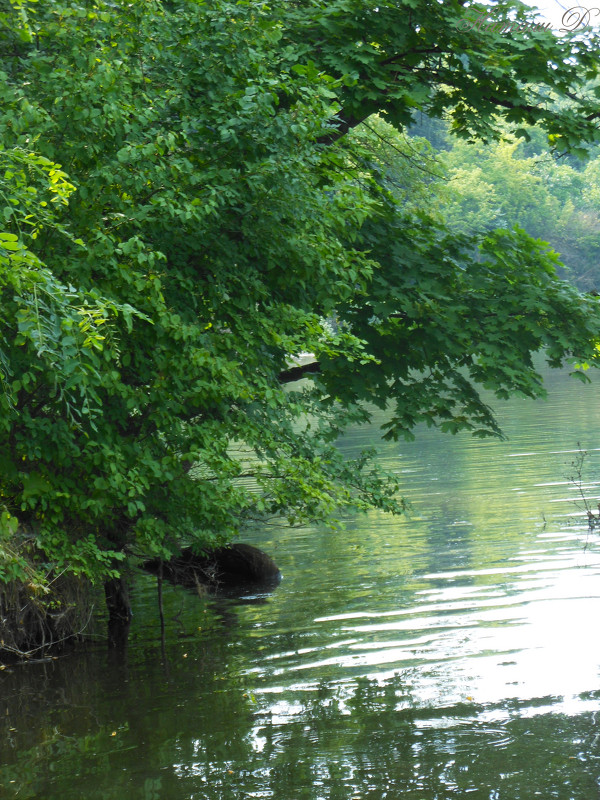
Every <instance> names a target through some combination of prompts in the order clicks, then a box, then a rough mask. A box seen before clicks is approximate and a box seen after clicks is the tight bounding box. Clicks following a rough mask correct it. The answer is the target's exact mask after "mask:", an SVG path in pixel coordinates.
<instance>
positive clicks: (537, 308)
mask: <svg viewBox="0 0 600 800" xmlns="http://www.w3.org/2000/svg"><path fill="white" fill-rule="evenodd" d="M476 10H478V11H479V12H480V13H484V12H485V13H487V11H488V9H487V7H485V8H484V7H481V8H479V7H475V6H473V7H470V8H468V9H466V8H464V7H463V6H462V5H461V4H460V3H458V2H449V3H443V4H441V3H440V4H430V3H426V2H422V1H421V0H411V2H410V3H403V2H399V0H388V1H387V2H382V3H380V2H378V3H375V2H370V0H335V1H334V2H324V1H322V0H314V2H311V3H309V4H307V3H305V2H293V1H292V2H289V1H288V0H286V2H283V0H276V2H274V3H272V4H270V5H266V4H263V3H257V2H252V1H251V0H247V1H245V2H237V3H234V2H228V1H227V0H213V1H212V2H208V3H202V2H197V1H196V0H163V2H160V1H159V0H144V1H143V2H142V0H134V1H133V2H130V3H127V4H122V5H119V7H118V10H117V9H116V8H115V6H114V4H113V3H107V2H104V0H87V1H86V2H75V0H55V2H53V3H47V4H36V3H34V2H33V0H11V7H10V9H9V10H8V11H5V12H3V14H2V16H1V17H0V23H1V24H2V25H3V27H2V28H1V29H0V37H1V38H0V52H1V55H2V58H1V63H2V65H3V71H2V72H0V91H1V92H2V96H3V98H4V99H3V106H2V111H1V112H0V136H1V141H2V143H3V150H2V151H1V152H0V155H2V157H3V158H8V160H9V162H10V163H12V161H15V159H16V160H17V161H18V162H19V164H20V165H21V167H19V170H17V171H15V170H14V169H13V168H12V167H10V169H7V171H5V173H4V177H3V179H2V181H3V185H4V188H3V194H2V195H1V196H2V198H3V200H2V206H3V207H2V209H0V210H1V212H2V214H3V219H4V231H5V232H4V233H0V241H1V242H2V243H4V244H3V245H2V249H1V250H0V256H1V257H2V259H3V260H2V261H1V262H0V268H2V270H3V271H4V272H3V278H2V281H0V291H2V308H3V309H5V308H7V309H8V313H4V315H3V318H2V328H1V332H2V339H0V347H1V349H2V355H1V359H2V367H3V369H2V390H3V393H4V395H3V400H2V402H3V406H2V408H3V415H4V416H3V422H2V427H1V428H0V453H1V454H2V465H1V466H2V473H1V477H0V492H1V502H2V505H3V508H2V513H3V516H2V526H3V528H2V530H3V536H4V538H5V539H8V540H9V541H13V540H14V537H15V535H16V532H17V527H16V526H17V524H18V526H19V527H18V531H19V532H20V535H21V536H27V537H29V539H30V540H33V541H34V543H35V547H36V548H37V549H36V558H37V560H38V561H40V562H41V563H42V564H43V565H44V564H45V565H46V567H45V568H48V569H50V570H62V569H67V570H70V571H72V572H79V573H82V574H85V575H87V576H89V577H92V578H96V579H104V578H107V577H111V576H112V577H114V576H115V575H117V574H118V573H119V570H120V569H121V565H122V564H123V561H124V559H125V557H126V556H127V555H129V554H132V553H133V554H137V555H140V556H157V557H160V558H168V557H170V556H171V555H172V554H174V553H176V552H178V551H179V549H180V548H181V546H182V544H192V545H193V546H195V547H197V548H200V547H205V546H210V545H214V544H217V543H219V542H221V541H224V540H227V539H230V538H231V537H232V536H234V535H235V534H236V533H237V532H239V530H240V529H242V528H243V527H244V526H246V525H249V524H255V523H261V522H262V521H264V520H267V519H273V517H275V518H279V519H281V520H282V521H288V522H290V523H292V524H294V523H300V522H305V521H308V520H317V519H327V518H330V517H331V515H332V514H334V513H335V511H336V509H339V507H340V506H342V507H343V506H344V505H351V506H353V507H358V508H368V507H372V506H376V507H380V508H383V509H385V510H389V511H395V512H399V511H401V510H402V501H401V500H400V499H398V483H397V481H396V480H395V479H394V478H393V476H385V475H384V474H382V473H380V472H379V471H378V470H377V469H376V467H375V466H374V465H373V463H372V462H371V461H369V459H368V457H367V455H366V454H363V455H361V456H360V457H358V458H357V459H356V460H354V461H352V462H344V460H343V459H342V458H341V456H340V454H339V453H338V451H337V450H336V448H335V439H336V438H337V436H338V435H339V434H340V432H341V431H342V430H343V429H344V427H345V426H347V425H348V424H349V423H350V422H352V421H365V420H367V419H368V418H369V414H368V410H367V407H366V406H365V405H364V401H370V402H374V403H375V404H377V405H379V406H381V407H384V406H388V405H389V406H390V407H391V413H390V417H389V421H388V423H387V426H386V427H387V434H386V435H388V436H393V437H397V436H401V435H411V430H412V428H413V427H414V425H415V424H417V423H418V422H420V421H426V422H427V423H428V424H432V425H439V426H440V427H441V428H442V429H444V430H450V431H457V430H462V429H467V430H471V431H473V432H474V433H476V434H478V435H485V434H489V433H492V434H494V433H498V428H497V425H496V422H495V420H494V418H493V415H492V412H491V411H490V409H489V408H488V407H487V406H486V405H485V403H484V402H483V401H482V400H481V398H480V397H479V394H478V391H477V388H476V387H477V385H483V386H485V387H488V388H493V389H494V390H495V391H496V393H497V394H498V395H499V396H508V395H509V394H510V393H512V392H515V391H518V392H522V393H525V394H527V395H529V396H538V395H539V394H541V393H542V391H543V390H542V387H541V384H540V379H539V376H538V375H537V374H536V372H535V370H534V368H533V366H532V361H531V354H532V353H533V352H535V351H537V350H538V349H539V348H540V347H542V346H545V347H546V348H547V350H546V352H547V357H548V359H549V361H550V363H551V364H552V365H554V366H558V365H559V364H560V363H562V361H563V360H564V359H565V358H566V357H570V356H573V357H576V358H579V359H581V360H584V359H585V360H587V361H589V362H590V363H593V362H594V359H595V356H596V350H595V340H596V336H597V330H598V325H599V323H600V315H599V312H598V310H597V304H596V302H595V301H594V300H592V299H590V298H586V297H583V296H581V295H579V294H578V293H577V292H576V291H575V290H573V289H572V288H570V287H569V286H567V285H566V284H564V283H561V282H560V281H558V280H557V278H556V275H555V266H556V259H555V257H554V256H553V255H552V254H551V253H548V252H547V251H546V250H545V248H544V247H543V245H541V244H540V243H537V242H535V241H533V240H531V239H530V238H528V237H527V236H526V235H525V234H523V233H519V232H508V231H500V232H493V233H490V234H488V235H487V236H484V237H467V236H458V237H457V236H456V235H454V234H453V233H451V232H450V230H449V229H448V228H447V227H446V226H445V225H444V224H443V222H442V221H440V219H439V218H438V217H436V214H435V213H432V214H429V213H427V210H426V209H425V210H424V209H423V208H422V207H421V205H420V204H415V203H407V202H406V193H404V195H403V194H402V192H399V191H396V190H395V189H394V187H393V185H392V184H391V183H390V180H389V176H387V177H386V175H385V172H384V171H383V170H382V163H383V162H382V159H381V154H379V155H378V153H377V148H376V147H375V145H374V143H373V140H372V137H371V139H369V137H368V136H367V137H364V136H362V135H361V132H360V129H359V130H357V131H355V130H354V129H357V128H358V127H359V125H360V123H363V122H365V121H366V120H368V118H369V117H370V116H371V115H372V114H374V113H375V112H381V113H382V114H383V115H384V116H385V119H386V120H387V121H388V122H389V123H390V124H393V125H394V126H396V127H402V126H405V125H408V124H409V123H410V122H411V120H412V119H413V115H414V114H415V112H416V111H418V110H423V111H427V112H428V113H429V115H431V116H433V117H436V116H441V115H449V116H450V118H451V120H452V123H451V128H452V130H453V131H454V132H455V133H456V134H458V135H459V136H465V137H480V138H481V137H482V138H484V139H488V138H493V137H494V136H496V135H497V134H498V123H497V117H504V118H505V119H506V120H508V121H509V122H511V123H517V124H533V123H539V124H540V125H543V126H544V127H545V129H546V130H547V131H548V132H549V134H550V135H551V137H553V140H554V142H555V144H557V145H562V144H564V145H565V146H569V147H571V148H573V147H575V148H576V147H577V146H578V145H580V144H581V143H582V142H584V143H585V142H593V141H596V139H597V138H598V130H597V126H596V118H597V116H598V113H599V107H598V103H597V101H596V96H595V94H594V93H593V92H592V93H591V94H589V93H588V94H586V93H582V94H580V95H578V94H577V92H578V90H579V87H581V86H583V81H584V80H587V79H589V78H591V77H593V76H594V75H595V74H596V71H597V64H596V58H595V51H594V46H593V42H592V41H589V40H588V39H586V38H585V37H583V38H581V39H580V40H578V41H577V42H576V43H575V42H574V41H572V40H570V39H569V38H568V37H566V38H565V39H563V40H559V39H556V38H554V37H553V36H552V35H551V34H550V33H548V32H544V31H540V30H537V29H533V28H528V27H527V25H526V24H525V23H526V22H527V20H529V19H530V12H529V11H527V10H526V9H525V8H524V7H522V6H520V5H519V4H513V3H500V4H498V5H497V6H496V7H495V13H497V14H499V15H500V17H502V16H503V15H505V16H508V15H515V17H516V18H517V19H518V20H520V21H521V22H522V23H523V26H524V27H523V30H522V32H521V33H515V34H513V35H512V36H506V35H504V34H501V33H498V32H495V31H494V30H492V29H491V28H489V27H479V28H478V27H473V25H472V24H471V22H472V18H471V17H470V15H471V14H472V13H475V11H476ZM533 81H535V82H536V86H542V85H544V86H545V87H547V88H546V89H544V92H546V93H545V94H544V93H543V92H542V90H541V89H539V88H533V84H532V82H533ZM550 92H552V93H553V95H552V96H554V95H556V96H562V97H564V96H567V97H568V98H570V105H569V107H567V106H566V105H564V104H563V105H560V106H557V105H555V104H553V102H552V100H551V95H550V94H549V93H550ZM376 124H377V123H374V125H376ZM362 130H363V131H364V128H363V129H362ZM352 131H354V135H349V134H350V132H352ZM361 136H362V138H361ZM11 159H12V161H11ZM34 167H35V168H34ZM36 169H37V172H36ZM40 170H41V173H40ZM15 175H17V177H16V178H15ZM407 180H408V178H407ZM15 181H16V184H15ZM57 181H64V182H65V183H64V187H65V188H64V189H63V190H62V193H60V192H58V193H57V192H56V191H55V190H54V189H53V186H54V185H55V184H56V182H57ZM44 192H46V193H47V192H50V193H52V192H54V194H55V196H56V198H57V199H56V202H52V197H51V198H50V200H48V199H45V197H46V196H45V195H44ZM63 200H64V201H65V204H63V203H62V201H63ZM424 205H425V202H424ZM7 244H8V246H6V245H7ZM476 251H477V252H476ZM15 254H16V255H15ZM19 259H21V261H19ZM23 260H26V261H27V264H28V267H27V269H28V270H29V272H26V273H25V274H26V275H28V276H29V277H28V278H27V280H26V281H25V283H23V284H22V285H21V287H20V291H18V292H17V293H16V294H15V283H14V281H15V280H16V278H14V275H15V274H17V273H19V272H20V269H21V266H22V265H23V263H24V261H23ZM6 276H8V277H6ZM11 276H13V277H11ZM38 284H43V285H45V286H46V287H52V288H50V289H48V288H45V290H44V291H45V294H44V298H45V299H44V303H41V304H40V302H39V298H40V292H39V291H38V289H36V288H35V286H37V285H38ZM32 287H33V288H32ZM332 318H334V319H335V320H336V325H334V326H332V325H330V324H329V323H328V322H327V320H328V319H332ZM45 329H47V333H45V334H44V335H43V337H42V336H41V335H40V333H39V331H40V330H45ZM302 353H310V354H313V356H314V357H313V359H312V360H311V362H310V363H309V364H308V365H300V364H299V363H298V361H299V357H300V355H301V354H302ZM300 377H305V378H307V379H308V380H307V381H305V382H304V383H298V381H297V379H298V378H300ZM15 519H16V520H18V523H15V521H14V520H15ZM6 552H9V551H8V550H7V551H6ZM11 558H12V562H11ZM10 563H12V567H11V569H12V571H10V570H9V569H8V567H7V566H6V564H10ZM4 564H5V566H3V567H2V569H3V573H2V575H1V576H0V577H2V578H3V579H4V580H7V579H11V578H13V579H15V578H19V577H20V578H22V579H23V580H25V579H26V578H27V579H29V578H28V576H27V575H26V574H25V572H24V568H23V567H22V565H21V567H19V565H18V563H17V561H15V559H14V557H13V556H11V557H10V558H8V559H7V558H5V560H4ZM15 564H16V566H15Z"/></svg>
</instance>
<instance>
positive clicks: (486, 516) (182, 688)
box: [0, 374, 600, 800]
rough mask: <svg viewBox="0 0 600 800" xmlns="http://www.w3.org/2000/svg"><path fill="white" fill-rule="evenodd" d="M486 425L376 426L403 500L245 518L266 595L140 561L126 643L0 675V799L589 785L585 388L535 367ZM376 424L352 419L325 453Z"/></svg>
mask: <svg viewBox="0 0 600 800" xmlns="http://www.w3.org/2000/svg"><path fill="white" fill-rule="evenodd" d="M549 389H550V397H549V400H548V402H546V403H532V402H530V401H513V402H511V403H508V404H505V405H503V406H501V407H500V409H499V411H500V418H501V421H502V423H503V426H504V429H505V431H506V433H507V434H508V436H509V437H510V438H509V440H508V441H506V442H495V441H484V442H481V441H479V440H473V439H470V438H469V437H467V436H459V437H456V438H453V437H447V436H442V435H440V434H438V433H436V432H435V431H429V430H420V431H419V435H418V437H417V440H416V441H415V442H412V443H408V444H407V443H404V442H403V443H383V444H381V445H380V451H381V458H382V460H383V461H384V462H385V464H386V465H387V466H388V467H389V468H390V469H393V470H395V471H397V472H398V473H400V474H401V476H402V478H403V481H404V486H405V495H406V497H407V498H408V499H409V501H410V502H411V505H412V509H411V512H410V514H409V515H408V516H407V517H405V518H402V519H394V518H389V517H386V516H384V515H381V514H377V513H372V514H369V515H368V516H363V517H358V518H352V519H349V520H348V521H347V528H346V530H344V531H342V532H333V533H332V532H331V531H327V530H321V529H302V530H283V531H281V530H276V529H272V530H263V531H260V532H257V533H256V534H255V535H254V536H253V537H252V538H251V539H248V540H251V541H254V543H255V544H257V545H259V546H261V547H264V548H265V549H266V550H267V551H268V552H270V553H271V554H272V555H273V556H274V557H275V559H276V560H277V561H278V563H279V564H280V566H281V568H282V571H283V573H284V576H285V577H284V580H283V581H282V583H281V585H280V586H279V587H278V588H277V589H276V590H275V591H274V592H273V594H271V595H262V596H261V595H257V596H247V597H244V598H241V599H237V600H236V599H231V598H229V599H227V598H220V599H219V598H209V597H202V598H199V597H197V596H195V595H194V594H192V593H189V592H186V591H184V590H179V589H174V588H169V589H168V590H165V591H166V592H167V597H166V607H167V608H166V610H167V617H168V618H169V620H170V622H169V632H168V635H167V641H166V646H165V649H164V652H161V647H160V642H159V640H158V624H157V619H156V616H157V615H156V611H155V609H156V598H155V591H156V590H155V584H154V580H153V579H151V578H149V577H145V576H141V577H139V578H138V580H137V585H136V589H135V599H134V605H135V618H134V626H133V631H132V636H131V641H130V645H129V649H128V652H127V653H126V654H123V655H117V654H115V653H110V652H108V651H107V649H106V645H105V643H104V642H103V641H101V640H99V641H97V642H95V643H91V644H90V645H89V647H88V649H86V650H85V651H79V652H77V653H75V654H70V655H68V656H65V657H64V658H60V659H58V660H56V661H53V662H50V663H43V664H39V665H30V666H28V667H26V668H24V667H16V668H13V669H12V670H5V671H4V672H2V673H0V797H2V798H4V797H5V798H11V799H12V798H44V800H54V799H55V798H57V799H58V798H60V800H71V798H73V799H75V798H76V799H77V800H79V799H80V798H86V799H89V800H93V799H94V798H98V800H100V799H102V800H117V798H118V799H119V800H121V798H140V799H143V800H178V799H179V798H182V799H185V800H188V798H189V799H190V800H192V798H193V799H194V800H204V799H205V798H207V799H208V798H210V799H211V800H213V799H214V800H230V799H231V800H233V799H234V798H235V799H236V800H237V799H239V800H242V799H245V798H276V800H304V799H305V798H306V800H321V799H323V800H325V799H327V800H351V799H352V798H357V799H358V798H361V800H362V799H363V798H365V799H366V798H373V800H380V798H390V799H392V800H396V798H408V799H414V800H455V798H465V797H468V798H474V800H480V799H481V800H484V798H485V799H486V800H521V798H522V799H523V800H525V798H527V800H529V799H530V798H535V797H541V798H559V799H560V800H570V799H571V798H573V799H576V800H592V799H593V798H600V637H599V636H598V619H599V618H600V539H599V538H598V536H597V535H596V534H588V531H587V524H586V522H585V516H584V514H583V512H582V510H581V509H578V508H577V507H576V505H575V501H576V500H577V497H578V493H577V489H576V488H575V487H574V486H573V485H572V484H571V483H570V482H569V481H568V475H569V474H572V469H571V467H570V464H571V462H572V461H573V459H574V458H575V456H576V455H577V442H581V445H582V447H583V448H585V449H587V450H588V451H589V456H588V458H587V460H586V464H585V467H584V473H583V475H584V480H585V483H584V491H585V492H586V494H587V495H589V497H590V498H593V499H594V500H595V503H597V502H598V497H600V488H599V481H600V395H599V393H598V391H597V383H596V384H595V385H592V386H591V387H590V386H582V385H581V384H578V383H576V382H574V381H572V380H568V379H567V378H566V375H564V374H553V375H551V376H549ZM374 440H375V441H376V440H377V434H376V431H375V430H374V429H365V428H363V429H360V430H356V431H353V432H352V433H351V435H349V436H348V437H347V439H346V440H345V442H344V444H343V446H344V448H345V449H347V450H348V452H353V451H355V450H359V449H362V448H363V447H364V446H365V445H368V444H371V443H373V441H374Z"/></svg>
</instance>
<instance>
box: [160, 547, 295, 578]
mask: <svg viewBox="0 0 600 800" xmlns="http://www.w3.org/2000/svg"><path fill="white" fill-rule="evenodd" d="M161 564H162V576H163V578H166V579H167V580H168V581H170V582H171V583H176V584H180V585H182V586H188V587H190V588H193V587H197V586H207V587H209V588H213V589H216V588H219V586H222V585H223V586H227V587H235V586H248V585H264V584H270V585H273V584H277V583H279V581H280V580H281V572H280V571H279V567H278V566H277V564H276V563H275V562H274V561H273V559H272V558H271V557H270V556H268V555H267V554H266V553H264V552H263V551H262V550H259V549H258V548H257V547H253V546H252V545H250V544H244V543H243V542H236V543H234V544H230V545H225V546H224V547H217V548H216V549H214V550H210V551H202V552H200V553H195V552H194V551H193V550H192V549H191V548H189V547H188V548H186V549H184V550H183V551H182V552H181V555H180V556H176V557H175V558H172V559H171V560H170V561H162V562H161V560H160V559H158V558H155V559H152V560H151V561H146V563H145V564H144V569H146V570H147V571H148V572H151V573H153V574H154V575H158V574H159V573H160V569H161Z"/></svg>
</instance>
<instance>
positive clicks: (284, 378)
mask: <svg viewBox="0 0 600 800" xmlns="http://www.w3.org/2000/svg"><path fill="white" fill-rule="evenodd" d="M320 371H321V365H320V364H319V362H318V361H311V362H310V363H308V364H301V365H300V366H299V367H290V369H284V370H283V372H280V373H279V376H278V377H279V383H293V382H294V381H300V380H302V378H304V377H305V376H306V375H316V374H317V373H319V372H320Z"/></svg>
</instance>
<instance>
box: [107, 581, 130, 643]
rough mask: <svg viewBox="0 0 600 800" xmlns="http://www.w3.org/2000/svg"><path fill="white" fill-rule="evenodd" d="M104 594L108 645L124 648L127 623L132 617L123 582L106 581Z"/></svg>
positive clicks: (126, 590) (127, 632) (127, 630)
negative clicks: (106, 610)
mask: <svg viewBox="0 0 600 800" xmlns="http://www.w3.org/2000/svg"><path fill="white" fill-rule="evenodd" d="M104 594H105V596H106V607H107V609H108V644H109V646H110V647H119V648H121V647H124V646H125V645H126V644H127V637H128V635H129V623H130V622H131V617H132V616H133V614H132V611H131V603H130V602H129V590H128V588H127V584H126V583H125V580H124V579H123V578H122V577H120V578H112V579H111V580H110V581H106V583H105V584H104Z"/></svg>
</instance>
